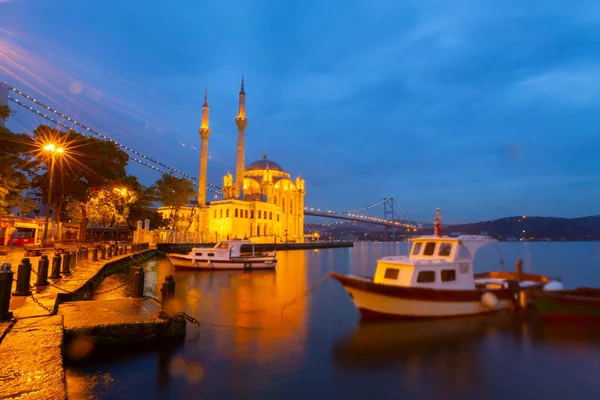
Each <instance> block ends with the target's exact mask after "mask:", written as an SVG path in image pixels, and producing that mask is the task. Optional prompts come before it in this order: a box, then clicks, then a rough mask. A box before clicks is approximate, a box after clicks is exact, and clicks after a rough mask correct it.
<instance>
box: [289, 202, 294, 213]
mask: <svg viewBox="0 0 600 400" xmlns="http://www.w3.org/2000/svg"><path fill="white" fill-rule="evenodd" d="M293 213H294V200H291V199H290V214H293Z"/></svg>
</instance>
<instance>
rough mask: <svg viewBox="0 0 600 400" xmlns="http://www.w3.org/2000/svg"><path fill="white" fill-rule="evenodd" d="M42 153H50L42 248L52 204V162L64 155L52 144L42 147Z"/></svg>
mask: <svg viewBox="0 0 600 400" xmlns="http://www.w3.org/2000/svg"><path fill="white" fill-rule="evenodd" d="M44 151H48V152H50V183H49V184H48V204H47V207H46V223H45V224H44V237H43V239H42V247H45V246H46V240H47V239H48V218H49V217H50V205H51V204H52V185H53V184H54V161H55V160H56V155H57V154H62V153H64V151H65V150H64V149H63V148H62V147H58V146H56V145H54V144H52V143H49V144H47V145H45V146H44Z"/></svg>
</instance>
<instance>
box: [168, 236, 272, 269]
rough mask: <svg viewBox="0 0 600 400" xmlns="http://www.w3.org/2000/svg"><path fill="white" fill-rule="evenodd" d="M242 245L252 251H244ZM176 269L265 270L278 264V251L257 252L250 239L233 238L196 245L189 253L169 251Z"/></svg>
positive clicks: (169, 256)
mask: <svg viewBox="0 0 600 400" xmlns="http://www.w3.org/2000/svg"><path fill="white" fill-rule="evenodd" d="M242 245H249V246H247V247H250V251H248V252H244V253H242ZM167 257H168V258H169V260H170V261H171V263H173V266H175V269H188V270H213V271H215V270H246V271H250V270H255V269H260V270H265V269H275V267H276V266H277V254H276V251H275V252H273V254H269V253H266V252H263V253H260V254H257V253H256V252H255V251H254V245H253V244H252V243H251V242H250V241H249V240H244V239H233V240H224V241H221V242H218V243H217V244H216V245H215V246H214V247H212V248H211V247H194V248H193V249H192V250H191V251H190V252H189V253H188V254H176V253H168V254H167Z"/></svg>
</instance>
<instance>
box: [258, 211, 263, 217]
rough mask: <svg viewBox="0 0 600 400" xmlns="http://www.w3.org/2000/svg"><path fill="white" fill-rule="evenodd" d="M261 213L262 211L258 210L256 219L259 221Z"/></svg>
mask: <svg viewBox="0 0 600 400" xmlns="http://www.w3.org/2000/svg"><path fill="white" fill-rule="evenodd" d="M261 213H262V211H261V210H258V219H260V217H261Z"/></svg>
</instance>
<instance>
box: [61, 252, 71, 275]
mask: <svg viewBox="0 0 600 400" xmlns="http://www.w3.org/2000/svg"><path fill="white" fill-rule="evenodd" d="M62 275H63V276H68V275H71V253H70V252H68V251H65V254H63V262H62Z"/></svg>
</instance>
